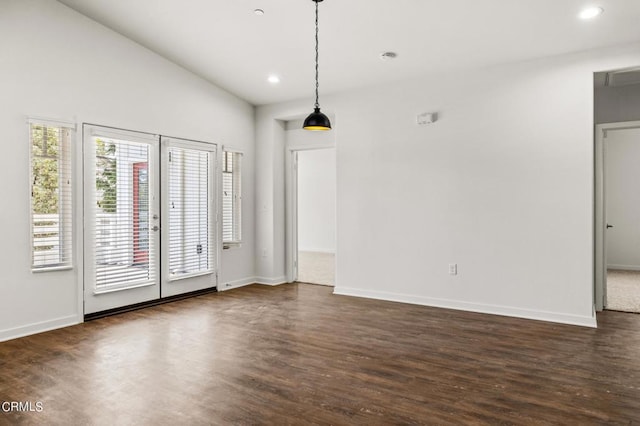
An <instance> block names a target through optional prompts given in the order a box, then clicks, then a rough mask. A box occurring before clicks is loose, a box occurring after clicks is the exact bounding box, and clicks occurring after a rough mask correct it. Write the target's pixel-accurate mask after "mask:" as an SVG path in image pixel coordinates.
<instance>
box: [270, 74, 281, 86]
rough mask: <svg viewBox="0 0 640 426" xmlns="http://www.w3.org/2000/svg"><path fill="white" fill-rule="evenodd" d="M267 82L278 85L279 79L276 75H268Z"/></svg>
mask: <svg viewBox="0 0 640 426" xmlns="http://www.w3.org/2000/svg"><path fill="white" fill-rule="evenodd" d="M267 81H268V82H269V83H271V84H278V83H280V77H278V76H277V75H270V76H269V78H267Z"/></svg>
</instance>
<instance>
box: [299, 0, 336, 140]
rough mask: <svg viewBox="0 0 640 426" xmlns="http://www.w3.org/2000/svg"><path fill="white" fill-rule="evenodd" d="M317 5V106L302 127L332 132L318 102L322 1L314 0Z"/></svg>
mask: <svg viewBox="0 0 640 426" xmlns="http://www.w3.org/2000/svg"><path fill="white" fill-rule="evenodd" d="M313 1H314V2H315V3H316V104H315V108H314V110H313V112H312V113H311V114H309V116H308V117H307V118H306V119H305V120H304V125H303V126H302V128H303V129H305V130H316V131H317V130H331V121H329V117H327V116H326V115H324V114H323V113H321V112H320V103H319V102H318V88H319V87H320V85H319V83H318V3H320V2H321V1H322V0H313Z"/></svg>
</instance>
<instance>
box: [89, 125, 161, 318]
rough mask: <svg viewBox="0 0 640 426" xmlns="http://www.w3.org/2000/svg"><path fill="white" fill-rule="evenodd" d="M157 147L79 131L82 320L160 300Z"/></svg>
mask: <svg viewBox="0 0 640 426" xmlns="http://www.w3.org/2000/svg"><path fill="white" fill-rule="evenodd" d="M159 142H160V141H159V137H158V136H156V135H150V134H145V133H137V132H129V131H124V130H117V129H111V128H105V127H100V126H91V125H85V126H84V144H83V145H84V146H83V149H84V221H85V223H84V228H85V232H84V238H85V244H84V245H85V247H84V248H85V250H84V259H85V263H84V291H85V297H84V301H85V314H89V313H95V312H100V311H104V310H108V309H112V308H117V307H122V306H127V305H133V304H136V303H141V302H145V301H149V300H153V299H157V298H159V297H160V279H159V278H160V274H159V272H160V236H159V232H158V230H159V227H158V224H159V212H160V204H159V199H160V197H159V167H158V157H159Z"/></svg>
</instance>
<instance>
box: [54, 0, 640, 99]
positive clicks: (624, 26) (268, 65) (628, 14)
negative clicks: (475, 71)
mask: <svg viewBox="0 0 640 426" xmlns="http://www.w3.org/2000/svg"><path fill="white" fill-rule="evenodd" d="M59 1H60V2H61V3H63V4H66V5H68V6H70V7H72V8H73V9H75V10H77V11H79V12H81V13H83V14H84V15H86V16H88V17H90V18H92V19H94V20H96V21H98V22H100V23H102V24H104V25H106V26H107V27H110V28H112V29H114V30H115V31H117V32H119V33H121V34H123V35H125V36H127V37H129V38H130V39H132V40H135V41H137V42H138V43H140V44H142V45H143V46H146V47H148V48H149V49H151V50H153V51H155V52H157V53H159V54H160V55H162V56H164V57H166V58H168V59H170V60H171V61H173V62H175V63H177V64H179V65H181V66H183V67H184V68H186V69H188V70H191V71H192V72H194V73H196V74H198V75H200V76H202V77H204V78H205V79H207V80H209V81H211V82H213V83H215V84H217V85H218V86H221V87H223V88H225V89H227V90H228V91H230V92H232V93H234V94H236V95H238V96H240V97H241V98H244V99H246V100H247V101H249V102H251V103H252V104H255V105H261V104H267V103H273V102H279V101H285V100H290V99H296V98H307V97H308V98H311V97H313V91H314V86H315V85H314V81H313V79H314V63H313V61H314V7H315V4H314V2H313V1H312V0H108V1H105V0H59ZM594 4H595V5H598V6H601V7H603V8H604V9H605V12H604V13H603V14H602V15H601V16H599V17H598V18H595V19H594V20H592V21H581V20H579V19H578V18H577V14H578V13H579V12H580V10H581V9H582V8H584V7H585V6H590V5H594ZM256 8H260V9H263V10H264V11H265V14H264V15H263V16H256V15H255V14H254V13H253V10H254V9H256ZM639 22H640V1H639V0H595V2H594V1H591V0H326V1H323V2H322V3H320V94H321V104H322V94H324V93H333V92H338V91H342V90H346V89H350V88H355V87H363V86H370V85H374V84H380V83H382V82H388V81H395V80H401V79H404V78H409V77H415V76H419V75H425V76H426V75H428V74H434V73H440V72H446V71H449V70H454V69H461V68H466V69H470V68H475V67H481V66H486V65H491V64H499V63H505V62H512V61H519V60H526V59H533V58H537V57H543V56H549V55H556V54H561V53H566V52H573V51H581V50H587V49H592V48H599V47H605V46H611V45H615V44H622V43H630V42H635V41H640V24H639ZM383 51H394V52H397V54H398V57H397V59H395V60H393V61H387V62H383V61H381V60H380V59H379V54H380V53H381V52H383ZM638 65H640V64H638ZM269 74H277V75H279V76H280V78H281V82H280V83H279V84H277V85H272V84H270V83H268V82H267V77H268V75H269Z"/></svg>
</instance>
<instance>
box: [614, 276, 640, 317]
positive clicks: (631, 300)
mask: <svg viewBox="0 0 640 426" xmlns="http://www.w3.org/2000/svg"><path fill="white" fill-rule="evenodd" d="M606 309H611V310H614V311H625V312H637V313H640V271H621V270H617V269H609V270H608V271H607V306H606Z"/></svg>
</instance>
